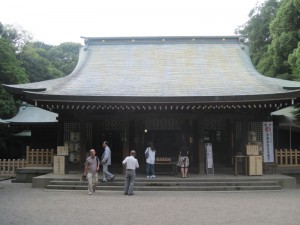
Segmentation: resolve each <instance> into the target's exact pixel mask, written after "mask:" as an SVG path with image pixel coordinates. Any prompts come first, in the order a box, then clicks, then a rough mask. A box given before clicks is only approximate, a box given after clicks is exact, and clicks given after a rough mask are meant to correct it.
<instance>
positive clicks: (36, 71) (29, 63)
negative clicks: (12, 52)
mask: <svg viewBox="0 0 300 225" xmlns="http://www.w3.org/2000/svg"><path fill="white" fill-rule="evenodd" d="M43 55H47V52H46V50H45V49H42V48H35V46H34V45H33V44H32V43H28V44H27V45H26V46H24V47H23V50H22V51H21V52H20V53H19V55H18V57H19V59H20V60H21V61H22V62H23V67H24V68H25V71H26V73H27V74H28V78H29V81H30V82H38V81H43V80H49V79H53V78H58V77H62V76H63V73H62V72H61V71H60V70H58V69H57V68H55V67H54V66H53V65H52V63H51V62H50V61H49V60H48V59H47V58H46V57H43Z"/></svg>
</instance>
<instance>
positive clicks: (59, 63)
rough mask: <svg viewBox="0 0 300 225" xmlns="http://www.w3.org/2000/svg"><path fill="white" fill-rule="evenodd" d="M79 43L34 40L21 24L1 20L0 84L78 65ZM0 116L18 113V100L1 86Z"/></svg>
mask: <svg viewBox="0 0 300 225" xmlns="http://www.w3.org/2000/svg"><path fill="white" fill-rule="evenodd" d="M80 47H81V45H80V44H79V43H72V42H67V43H62V44H60V45H58V46H52V45H48V44H45V43H43V42H36V41H32V36H31V34H30V33H28V32H27V31H24V30H23V29H22V28H21V27H18V26H12V25H3V24H2V23H1V22H0V84H21V83H28V82H37V81H43V80H49V79H53V78H58V77H62V76H66V75H68V74H70V73H71V72H72V71H73V69H74V68H75V66H76V64H77V61H78V57H79V48H80ZM0 96H1V98H0V118H10V117H12V116H13V115H14V114H15V113H16V109H17V108H18V104H19V103H18V102H15V101H14V100H13V99H12V97H11V96H10V95H9V94H8V93H7V92H5V91H4V89H3V87H2V86H0Z"/></svg>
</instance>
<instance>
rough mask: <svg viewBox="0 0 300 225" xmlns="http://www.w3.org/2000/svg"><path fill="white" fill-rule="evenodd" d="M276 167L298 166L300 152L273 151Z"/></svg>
mask: <svg viewBox="0 0 300 225" xmlns="http://www.w3.org/2000/svg"><path fill="white" fill-rule="evenodd" d="M275 158H276V163H277V166H300V151H299V150H297V149H275Z"/></svg>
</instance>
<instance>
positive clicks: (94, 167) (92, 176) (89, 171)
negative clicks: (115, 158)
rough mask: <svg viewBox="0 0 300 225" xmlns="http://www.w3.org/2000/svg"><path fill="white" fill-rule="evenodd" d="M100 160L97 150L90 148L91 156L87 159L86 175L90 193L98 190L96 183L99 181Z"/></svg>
mask: <svg viewBox="0 0 300 225" xmlns="http://www.w3.org/2000/svg"><path fill="white" fill-rule="evenodd" d="M99 165H100V161H99V158H98V157H97V156H96V151H95V150H94V149H91V150H90V156H89V157H88V158H87V159H86V161H85V169H84V175H85V176H87V178H88V191H89V192H88V194H89V195H91V194H92V192H95V191H96V184H97V182H98V171H99Z"/></svg>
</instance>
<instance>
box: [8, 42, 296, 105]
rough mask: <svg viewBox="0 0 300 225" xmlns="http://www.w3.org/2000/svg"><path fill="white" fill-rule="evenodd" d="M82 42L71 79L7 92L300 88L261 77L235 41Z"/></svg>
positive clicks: (208, 92) (206, 92) (255, 92)
mask: <svg viewBox="0 0 300 225" xmlns="http://www.w3.org/2000/svg"><path fill="white" fill-rule="evenodd" d="M85 40H86V43H87V44H86V46H85V47H84V48H83V49H82V50H81V52H80V59H79V62H78V65H77V67H76V69H75V70H74V71H73V73H72V74H70V75H69V76H66V77H63V78H59V79H55V80H50V81H43V82H37V83H31V84H23V85H10V86H7V87H6V88H7V89H8V90H9V89H11V90H12V89H14V90H12V91H11V92H15V93H16V92H17V91H22V90H24V89H29V91H32V90H34V89H38V88H39V89H41V90H43V89H44V91H42V92H39V93H38V94H39V97H41V98H48V97H50V98H51V96H53V98H54V99H55V98H56V97H57V96H58V98H59V96H67V97H68V98H69V99H71V98H72V97H74V100H76V98H77V97H78V98H80V97H95V98H97V99H98V100H101V98H102V97H103V98H107V97H119V96H122V97H142V98H148V97H159V98H161V97H163V98H176V97H196V98H197V97H200V98H205V97H226V96H235V97H236V96H237V97H238V96H261V95H274V94H276V95H277V94H279V95H280V94H282V93H288V92H291V93H292V92H293V91H291V90H287V89H286V88H291V89H300V82H293V81H285V80H280V79H274V78H269V77H265V76H263V75H261V74H259V73H258V72H257V71H256V70H255V68H254V67H253V65H252V63H251V61H250V58H249V56H248V55H247V54H246V52H245V50H244V44H243V42H240V39H239V38H238V37H224V38H223V37H162V38H161V37H155V38H85ZM31 89H32V90H31ZM39 91H40V90H39ZM31 95H35V94H33V93H31ZM54 96H56V97H54ZM75 96H76V97H75ZM32 98H33V97H32Z"/></svg>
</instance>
